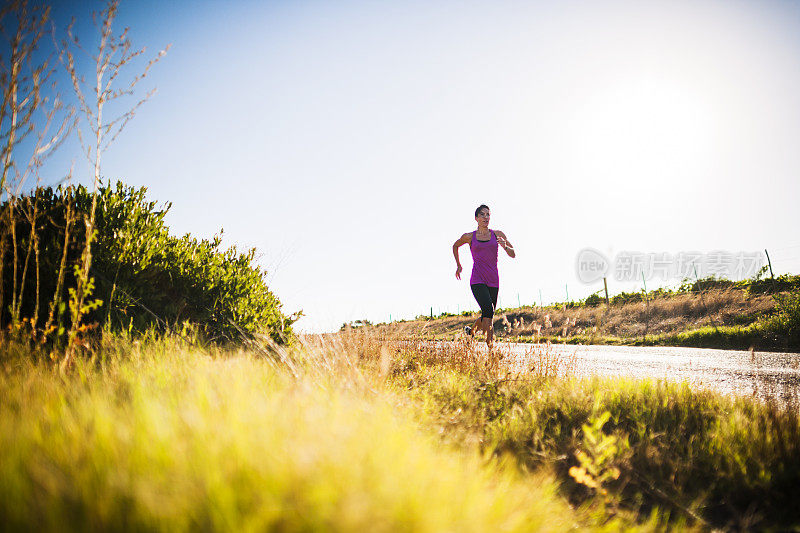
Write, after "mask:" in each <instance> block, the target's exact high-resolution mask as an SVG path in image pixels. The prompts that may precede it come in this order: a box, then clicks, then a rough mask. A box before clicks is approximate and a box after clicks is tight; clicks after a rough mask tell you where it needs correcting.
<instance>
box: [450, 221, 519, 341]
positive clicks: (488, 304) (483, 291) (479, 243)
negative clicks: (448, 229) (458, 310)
mask: <svg viewBox="0 0 800 533" xmlns="http://www.w3.org/2000/svg"><path fill="white" fill-rule="evenodd" d="M489 216H490V212H489V206H487V205H481V206H480V207H478V209H476V210H475V222H477V223H478V229H477V230H476V231H473V232H472V233H465V234H464V235H462V236H461V238H460V239H458V240H457V241H456V242H455V243H454V244H453V256H455V258H456V265H457V266H456V279H461V271H462V270H463V269H462V268H461V261H460V260H459V258H458V249H459V247H461V246H462V245H464V244H469V248H470V251H471V252H472V275H471V276H470V278H469V286H470V288H472V294H473V295H474V296H475V299H476V300H477V301H478V305H480V306H481V316H480V318H478V320H476V321H475V324H473V325H472V327H469V326H467V327H465V328H464V330H465V331H466V333H467V335H470V336H471V337H474V336H475V331H477V330H479V329H482V330H484V331H485V332H486V345H487V346H488V347H489V349H491V348H492V341H493V340H494V327H493V325H492V317H493V316H494V309H495V307H496V306H497V292H498V291H499V290H500V275H499V273H498V272H497V248H498V246H501V247H502V248H503V250H505V251H506V253H507V254H508V255H509V257H516V255H517V254H516V253H514V247H513V246H511V243H510V242H508V238H507V237H506V234H505V233H503V232H502V231H500V230H490V229H489Z"/></svg>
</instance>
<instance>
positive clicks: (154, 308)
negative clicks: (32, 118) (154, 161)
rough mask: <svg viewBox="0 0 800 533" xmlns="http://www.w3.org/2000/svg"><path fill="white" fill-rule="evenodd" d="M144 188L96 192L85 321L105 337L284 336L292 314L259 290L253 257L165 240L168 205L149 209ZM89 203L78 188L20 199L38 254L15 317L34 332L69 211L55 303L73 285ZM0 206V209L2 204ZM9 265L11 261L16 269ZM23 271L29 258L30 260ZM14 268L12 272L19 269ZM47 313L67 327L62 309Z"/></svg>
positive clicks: (3, 319)
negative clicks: (173, 331) (186, 331)
mask: <svg viewBox="0 0 800 533" xmlns="http://www.w3.org/2000/svg"><path fill="white" fill-rule="evenodd" d="M146 191H147V189H146V188H144V187H142V188H140V189H135V188H133V187H129V186H126V185H124V184H123V183H121V182H117V183H116V185H114V186H112V185H111V184H110V183H108V184H105V185H102V186H101V187H100V188H99V190H98V193H97V194H98V198H97V215H96V223H95V230H96V232H97V233H96V235H97V236H96V239H95V241H94V243H93V245H92V255H93V262H92V270H91V272H90V276H92V277H94V278H95V284H96V289H95V291H94V294H93V298H99V299H100V300H102V301H103V303H104V304H103V305H102V306H100V307H99V308H98V309H96V310H94V311H92V312H91V313H90V314H89V315H88V316H87V317H86V319H85V322H86V323H97V324H98V325H100V326H103V327H106V328H108V329H109V330H111V331H119V330H123V329H124V330H127V331H129V332H143V331H146V330H148V329H150V328H152V327H153V326H156V327H158V328H165V327H172V326H175V325H177V324H179V323H183V322H188V323H190V324H192V325H194V326H196V327H197V328H198V329H199V332H200V333H201V334H203V335H204V336H205V337H206V338H208V339H209V340H212V341H223V340H228V341H231V340H237V339H241V337H242V335H245V336H247V335H253V334H267V335H269V336H270V337H271V338H272V339H273V340H274V341H276V342H283V341H286V340H287V339H288V338H289V337H290V336H291V327H290V326H291V324H292V322H294V320H296V318H297V316H293V317H287V316H285V315H284V314H283V313H282V312H281V303H280V301H279V300H278V299H277V297H276V296H275V295H274V294H273V293H272V292H271V291H270V290H269V289H268V287H267V285H266V282H265V275H266V272H264V271H263V270H262V269H261V268H260V267H258V266H257V265H254V264H253V263H254V259H255V249H250V250H248V251H246V252H239V251H238V250H237V249H236V247H235V246H233V247H231V248H228V249H226V250H225V249H222V247H221V236H220V235H217V236H215V237H214V238H213V239H210V240H209V239H200V240H198V239H196V238H193V237H191V236H190V235H188V234H187V235H184V236H183V237H180V238H178V237H174V236H172V235H170V234H169V229H168V227H167V226H166V224H165V223H164V217H165V216H166V214H167V212H168V210H169V208H170V207H171V204H170V203H166V204H164V205H163V206H161V207H158V206H157V205H156V203H155V202H148V201H146V199H145V194H146ZM91 201H92V195H91V192H90V191H88V190H87V189H86V188H85V187H83V186H77V187H73V186H70V187H59V188H58V189H53V188H51V187H48V188H39V189H37V190H35V191H34V192H33V193H32V194H31V195H29V196H25V197H23V198H22V199H21V202H20V204H21V206H22V207H19V208H16V211H20V212H21V210H22V209H23V208H24V207H25V206H28V207H29V208H31V207H35V209H36V212H37V217H36V237H37V239H38V247H39V273H38V274H39V275H38V276H34V275H28V276H27V277H26V279H25V283H24V286H23V290H22V299H21V313H20V315H21V317H26V318H32V319H33V320H34V322H35V323H36V325H37V326H40V327H41V326H42V325H43V324H44V323H45V322H46V321H47V316H48V312H49V309H48V305H47V303H48V302H50V301H51V300H52V299H53V296H54V294H56V288H57V283H56V280H57V278H58V271H59V265H60V262H61V255H62V251H63V246H64V240H65V235H64V228H65V226H66V222H67V218H68V212H69V210H70V209H71V210H72V212H73V213H74V217H75V218H76V219H75V223H74V224H73V226H72V229H71V231H70V235H69V239H68V247H67V256H66V259H67V261H66V263H67V264H66V269H65V273H64V274H65V280H64V284H63V286H62V287H60V290H59V292H60V293H61V294H58V298H57V301H61V302H63V300H64V296H63V294H64V291H66V288H68V287H71V286H74V285H75V281H74V277H73V274H72V266H73V265H74V264H76V263H77V262H78V261H79V259H80V254H81V250H82V249H83V247H84V243H85V235H86V232H85V222H84V220H85V219H84V216H85V215H87V214H88V212H89V210H90V207H91ZM0 208H2V209H5V208H6V205H5V204H3V205H2V206H0ZM16 218H17V225H16V234H17V255H18V256H20V255H21V253H23V252H24V251H25V250H27V249H28V248H29V244H30V241H31V238H30V234H31V228H30V223H29V222H28V220H27V219H26V218H25V217H23V216H19V215H18V216H17V217H16ZM12 252H13V249H12V247H10V246H9V247H6V249H5V254H3V255H2V263H3V272H4V273H3V276H2V283H3V284H4V294H6V295H8V294H11V292H12V290H13V286H14V283H13V277H12V276H11V275H9V273H10V272H13V266H14V264H13V263H14V256H13V253H12ZM19 262H20V261H19V259H18V263H19ZM29 263H31V264H32V260H31V261H29ZM18 270H20V267H19V265H18ZM6 305H8V298H6V301H5V302H3V305H2V306H0V307H3V309H2V310H0V324H3V325H5V324H7V323H8V322H9V321H10V320H11V317H10V314H8V313H5V312H4V311H6V309H5V306H6ZM55 307H56V308H55V309H54V310H53V311H54V312H55V313H56V314H58V315H59V316H60V317H61V318H60V319H59V322H60V323H61V324H62V325H66V324H64V322H65V321H68V317H66V316H64V315H66V313H63V304H62V305H56V306H55Z"/></svg>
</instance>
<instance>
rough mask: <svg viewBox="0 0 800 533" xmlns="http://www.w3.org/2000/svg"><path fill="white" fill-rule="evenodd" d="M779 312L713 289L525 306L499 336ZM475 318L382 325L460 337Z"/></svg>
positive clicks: (618, 333) (620, 331)
mask: <svg viewBox="0 0 800 533" xmlns="http://www.w3.org/2000/svg"><path fill="white" fill-rule="evenodd" d="M774 311H775V301H774V299H773V298H772V296H770V295H766V294H760V295H753V296H749V295H748V294H747V293H746V292H745V291H742V290H738V289H724V290H710V291H707V292H705V293H704V294H703V296H702V297H701V296H700V295H699V294H696V293H685V294H677V295H674V296H670V297H659V298H655V299H653V300H650V301H649V302H647V303H645V302H631V303H627V304H623V305H612V306H610V307H607V306H605V305H600V306H597V307H586V306H584V307H572V308H566V309H564V308H553V307H544V308H542V307H522V308H520V309H515V310H509V311H507V312H506V313H503V314H498V315H496V316H495V320H494V328H495V332H496V334H498V335H500V336H503V335H507V336H515V337H516V336H522V337H525V336H528V337H532V338H534V339H535V338H536V337H537V336H545V337H558V336H561V337H562V338H564V337H571V336H574V335H586V336H593V335H595V336H611V337H638V336H642V335H645V334H674V333H679V332H681V331H687V330H691V329H696V328H700V327H703V326H713V325H717V326H743V325H748V324H751V323H753V322H755V321H756V320H757V319H758V318H759V317H761V316H764V315H768V314H771V313H773V312H774ZM474 320H475V319H474V317H472V316H466V317H465V316H456V317H446V318H441V319H436V320H416V321H411V322H403V323H395V324H390V325H388V326H383V327H382V328H383V329H382V331H383V332H385V333H386V334H398V335H403V334H408V333H409V332H413V333H414V334H418V335H430V336H442V335H452V334H453V333H456V334H458V333H459V332H460V331H461V330H462V329H463V327H464V326H466V325H470V324H471V323H472V322H473V321H474Z"/></svg>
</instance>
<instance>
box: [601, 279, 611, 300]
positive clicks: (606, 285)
mask: <svg viewBox="0 0 800 533" xmlns="http://www.w3.org/2000/svg"><path fill="white" fill-rule="evenodd" d="M603 288H604V289H605V290H606V305H611V304H610V303H608V283H607V282H606V278H603Z"/></svg>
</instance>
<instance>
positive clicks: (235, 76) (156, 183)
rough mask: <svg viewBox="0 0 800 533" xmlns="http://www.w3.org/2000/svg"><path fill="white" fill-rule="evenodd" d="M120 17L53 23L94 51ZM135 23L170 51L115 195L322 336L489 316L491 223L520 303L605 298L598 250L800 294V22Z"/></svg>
mask: <svg viewBox="0 0 800 533" xmlns="http://www.w3.org/2000/svg"><path fill="white" fill-rule="evenodd" d="M98 7H99V4H97V3H93V2H69V3H63V4H58V5H57V6H56V9H55V15H56V21H57V23H58V24H59V25H62V24H63V23H64V21H65V20H66V19H67V18H68V17H69V16H71V15H75V16H77V17H78V19H79V20H78V26H77V30H78V32H79V34H80V35H81V37H82V41H83V42H84V43H87V44H88V43H89V42H90V41H91V40H92V39H93V38H94V35H93V34H92V33H91V25H90V24H88V23H89V22H90V19H89V18H88V16H87V15H88V14H89V13H90V12H91V10H92V9H93V8H94V9H97V8H98ZM123 26H130V27H131V32H130V33H131V37H132V40H133V42H134V44H135V45H139V46H147V48H148V55H152V54H155V53H156V52H157V51H158V50H159V49H160V48H162V47H163V46H165V45H166V44H167V43H171V44H172V48H171V50H170V52H169V53H168V55H167V56H166V57H165V58H164V59H163V60H162V61H161V63H159V64H158V65H157V66H156V67H155V68H154V69H153V71H152V74H151V75H150V77H149V78H148V80H146V81H145V82H144V85H143V87H144V88H148V87H152V86H157V87H158V93H157V94H156V95H155V96H154V97H153V98H152V100H151V101H150V102H148V103H147V104H146V105H145V107H144V108H142V110H141V111H140V113H139V115H138V116H137V117H136V119H135V120H134V121H133V122H132V123H131V125H130V126H129V128H128V129H127V130H126V131H125V132H124V133H123V135H122V136H121V137H120V138H119V139H118V141H117V143H116V144H115V145H114V146H112V148H111V149H110V150H109V152H107V155H106V158H105V162H104V166H103V175H104V176H105V177H106V178H111V179H117V178H120V179H123V180H124V181H126V182H128V183H130V184H134V185H144V186H146V187H147V188H148V189H149V191H150V197H151V199H155V200H159V201H171V202H173V208H172V211H171V213H170V215H169V217H168V223H169V224H170V226H171V228H172V229H173V231H174V232H175V233H177V234H182V233H185V232H191V233H192V234H194V235H196V236H200V237H207V236H211V235H212V234H214V233H215V232H216V231H218V230H219V228H220V227H224V229H225V233H224V235H225V242H226V243H228V244H233V243H236V244H238V245H240V246H243V247H250V246H255V247H257V248H258V250H259V252H260V253H261V254H262V255H261V256H260V257H261V258H260V262H261V264H262V265H263V266H265V267H266V268H267V269H268V271H269V273H270V278H269V280H270V287H271V288H272V289H273V290H274V291H275V292H276V294H277V295H278V296H279V298H280V299H281V300H282V301H283V303H284V307H285V310H286V311H287V312H292V311H295V310H298V309H303V310H304V311H305V314H306V317H305V318H303V319H302V320H301V321H300V322H299V323H298V325H297V327H298V328H299V329H300V330H305V331H324V330H328V329H336V328H338V326H339V325H340V324H342V323H343V322H345V321H349V320H354V319H359V318H368V319H370V320H373V321H385V320H387V319H388V318H389V315H390V314H391V316H392V318H395V319H397V318H410V317H413V316H416V315H418V314H422V313H427V312H429V311H430V308H431V307H433V309H434V312H435V313H438V312H440V311H445V310H448V311H463V310H465V309H477V305H476V304H475V303H474V301H473V299H472V296H471V294H470V291H469V286H468V281H467V279H468V276H464V278H465V279H462V281H460V282H459V281H456V280H455V278H454V271H455V263H454V261H453V258H452V253H451V245H452V243H453V241H454V240H455V239H456V238H458V237H459V236H460V235H461V234H462V233H464V232H466V231H471V230H473V229H474V227H475V221H474V218H473V211H474V209H475V207H476V206H477V205H478V204H480V203H486V204H488V205H489V206H490V207H491V209H492V224H491V226H492V227H493V228H499V229H502V230H503V231H505V233H506V234H507V235H508V236H509V238H510V240H511V241H512V242H513V243H514V245H515V247H516V249H517V259H515V260H511V259H509V258H507V257H501V260H500V274H501V290H500V300H501V305H506V306H507V305H511V304H516V301H517V298H518V297H519V299H520V300H521V301H522V303H523V304H524V303H532V302H534V301H538V300H539V291H541V292H542V296H543V299H544V301H545V303H546V302H548V301H556V300H563V299H564V298H565V285H566V286H567V287H568V289H569V296H570V297H571V298H580V297H585V296H586V295H587V294H589V293H591V292H594V291H595V290H597V289H598V288H599V286H598V285H597V284H594V285H583V284H581V283H580V282H579V281H578V279H577V276H576V272H575V259H576V255H577V253H578V251H579V250H581V249H582V248H584V247H593V248H596V249H598V250H600V251H601V252H603V253H606V254H609V255H613V254H615V253H617V252H619V251H623V250H636V251H641V252H668V253H673V254H675V253H678V252H680V251H689V250H698V251H712V250H728V251H731V252H737V251H758V250H763V249H764V248H768V249H769V250H770V255H771V257H772V260H773V265H774V267H775V270H776V273H780V272H793V273H797V272H800V236H798V235H800V233H798V229H800V210H798V208H797V205H798V199H800V150H798V149H797V147H798V146H800V98H798V97H797V95H798V94H800V3H797V2H769V1H759V2H755V1H754V2H741V1H730V0H726V1H715V2H709V1H703V0H693V1H675V0H670V1H664V2H649V1H630V2H601V1H587V2H579V1H558V2H555V1H553V2H522V1H520V2H513V1H491V2H490V1H485V2H450V1H437V2H427V1H426V2H413V1H411V2H351V1H338V2H311V1H306V2H197V1H191V2H189V1H186V2H177V1H176V2H155V1H137V2H133V1H129V2H127V3H123V5H122V9H121V12H120V16H119V19H118V26H117V27H118V28H121V27H123ZM61 90H62V93H63V94H64V95H65V96H68V95H69V86H68V85H66V84H64V85H62V87H61ZM72 159H74V160H75V161H76V169H78V170H79V171H80V172H79V174H80V176H82V178H83V179H81V181H83V182H88V181H89V180H88V179H87V178H86V176H89V175H90V174H89V172H88V171H87V170H86V167H85V166H84V165H83V163H82V161H81V159H80V156H79V155H78V152H77V149H76V146H75V143H74V142H73V143H70V144H67V145H65V146H64V147H62V149H61V151H60V152H59V154H58V155H57V157H54V158H53V160H52V161H51V163H50V165H49V166H48V167H47V169H46V173H45V175H46V176H49V177H50V178H49V179H52V180H53V181H55V180H56V179H57V178H58V177H60V176H61V175H62V174H63V173H64V172H65V171H66V169H67V168H68V167H69V164H70V161H71V160H72ZM461 253H462V262H463V263H464V266H465V269H466V270H467V271H468V270H469V268H470V266H471V261H470V259H469V257H468V256H469V250H468V249H467V248H462V252H461ZM675 282H677V280H670V282H669V283H673V284H674V283H675ZM656 284H657V283H655V282H654V285H656ZM639 288H640V285H637V284H622V283H616V282H613V281H612V283H611V287H610V289H611V291H612V292H618V291H620V290H623V289H624V290H630V289H639ZM648 288H650V285H648ZM518 295H519V296H518Z"/></svg>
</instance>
